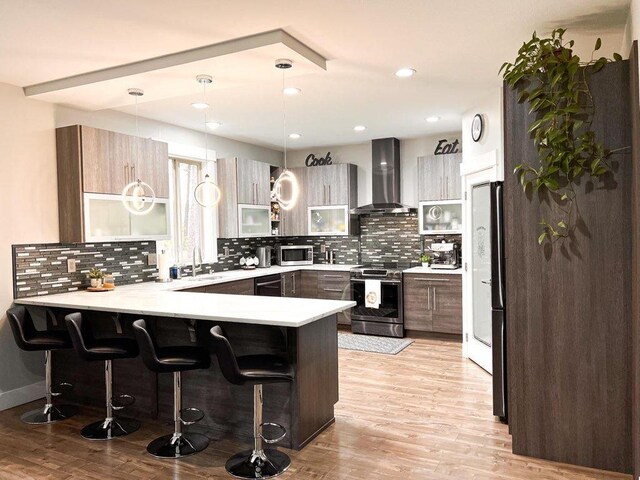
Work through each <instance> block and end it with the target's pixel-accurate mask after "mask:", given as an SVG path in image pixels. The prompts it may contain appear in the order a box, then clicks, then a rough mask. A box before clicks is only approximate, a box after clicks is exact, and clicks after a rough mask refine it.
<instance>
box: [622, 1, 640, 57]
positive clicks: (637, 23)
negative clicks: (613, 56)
mask: <svg viewBox="0 0 640 480" xmlns="http://www.w3.org/2000/svg"><path fill="white" fill-rule="evenodd" d="M634 40H638V41H640V0H631V6H630V7H629V19H628V20H627V26H626V27H625V32H624V37H623V41H622V49H621V52H620V53H621V54H622V56H623V57H625V58H626V57H627V55H628V54H629V51H630V50H631V45H632V44H633V41H634ZM638 64H639V68H640V57H639V58H638Z"/></svg>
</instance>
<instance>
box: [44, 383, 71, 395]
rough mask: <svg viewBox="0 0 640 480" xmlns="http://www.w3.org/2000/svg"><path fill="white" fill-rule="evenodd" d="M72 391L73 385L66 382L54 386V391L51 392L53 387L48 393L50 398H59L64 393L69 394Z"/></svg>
mask: <svg viewBox="0 0 640 480" xmlns="http://www.w3.org/2000/svg"><path fill="white" fill-rule="evenodd" d="M72 391H73V385H72V384H70V383H68V382H61V383H59V384H58V385H56V391H55V392H54V391H53V387H51V391H50V392H49V393H50V394H51V396H52V397H59V396H60V395H64V394H66V393H70V392H72Z"/></svg>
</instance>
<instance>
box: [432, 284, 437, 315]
mask: <svg viewBox="0 0 640 480" xmlns="http://www.w3.org/2000/svg"><path fill="white" fill-rule="evenodd" d="M437 309H438V305H437V304H436V287H433V310H434V311H435V310H437Z"/></svg>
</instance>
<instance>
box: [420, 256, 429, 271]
mask: <svg viewBox="0 0 640 480" xmlns="http://www.w3.org/2000/svg"><path fill="white" fill-rule="evenodd" d="M420 261H421V262H422V266H423V267H425V268H427V267H429V266H431V255H427V254H426V253H424V254H422V256H421V257H420Z"/></svg>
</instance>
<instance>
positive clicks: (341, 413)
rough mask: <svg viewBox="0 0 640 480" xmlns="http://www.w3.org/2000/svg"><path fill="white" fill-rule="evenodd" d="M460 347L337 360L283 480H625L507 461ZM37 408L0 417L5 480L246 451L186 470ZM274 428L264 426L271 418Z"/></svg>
mask: <svg viewBox="0 0 640 480" xmlns="http://www.w3.org/2000/svg"><path fill="white" fill-rule="evenodd" d="M460 349H461V346H460V344H459V343H456V342H451V341H443V340H432V339H420V340H417V341H416V342H415V343H414V344H412V345H411V346H410V347H408V348H407V349H406V350H404V351H403V352H402V353H400V354H398V355H396V356H390V355H379V354H372V353H364V352H354V351H346V350H340V402H339V403H338V405H337V407H336V423H335V425H333V426H331V427H330V428H329V429H328V430H326V431H325V432H324V433H323V434H322V435H320V436H319V437H318V438H316V439H315V440H314V441H313V442H312V443H311V444H310V445H309V446H307V447H306V448H305V449H304V450H303V451H301V452H289V454H290V455H291V457H292V459H293V465H292V467H291V469H290V470H289V471H288V472H287V473H285V474H284V475H283V476H282V477H280V478H283V479H305V480H306V479H327V480H329V479H331V480H333V479H345V480H359V479H362V480H364V479H367V480H370V479H376V480H377V479H380V480H386V479H408V478H419V479H443V480H444V479H464V480H476V479H478V480H479V479H495V478H497V479H549V480H551V479H623V478H624V479H630V478H631V476H625V475H619V474H614V473H611V472H600V471H596V470H591V469H586V468H579V467H572V466H568V465H561V464H557V463H552V462H546V461H540V460H535V459H531V458H526V457H518V456H516V455H513V454H512V453H511V441H510V437H509V435H508V433H507V427H506V426H504V425H502V424H500V423H499V422H496V421H495V420H494V418H493V417H492V414H491V378H490V377H489V376H488V375H487V374H486V373H484V372H483V371H482V370H481V369H480V368H479V367H477V366H475V365H474V364H473V363H471V362H469V361H466V360H464V359H462V358H461V356H460ZM36 405H37V404H31V405H29V406H22V407H19V408H14V409H12V410H8V411H4V412H0V478H2V479H24V478H47V479H101V480H102V479H189V480H190V479H203V478H209V479H216V478H230V477H228V476H227V475H226V472H225V470H224V462H225V460H226V458H227V457H228V456H230V455H231V454H232V453H233V452H236V451H238V450H239V449H242V448H246V447H247V446H246V445H238V444H237V443H234V442H231V441H228V440H225V439H213V440H212V442H211V445H210V446H209V448H208V449H207V450H206V451H205V452H203V453H201V454H199V455H197V456H194V457H189V458H187V459H183V460H180V461H161V460H157V459H154V458H152V457H150V456H149V455H147V454H146V451H145V447H146V444H147V443H148V442H149V440H150V439H152V438H154V437H155V436H157V435H160V434H164V433H168V432H169V431H170V427H168V426H166V425H161V424H150V423H148V422H147V423H146V424H144V425H143V427H142V428H141V429H140V430H139V431H138V432H136V433H134V434H132V435H130V436H129V437H126V438H124V439H118V440H116V441H113V442H110V443H102V442H100V443H95V442H89V441H86V440H83V439H82V438H81V437H80V436H79V434H78V431H79V429H80V427H81V426H82V425H84V424H85V423H88V422H89V421H90V420H93V419H94V417H93V416H92V414H93V415H94V416H95V415H96V414H99V413H100V412H96V411H92V410H83V412H82V414H81V415H78V416H76V417H74V418H73V419H70V420H69V421H67V422H63V423H59V424H56V425H52V426H45V427H36V426H28V425H24V424H22V423H21V422H20V419H19V416H20V414H22V413H23V412H24V411H26V410H28V409H29V408H34V407H35V406H36ZM266 420H267V421H268V419H266Z"/></svg>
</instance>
